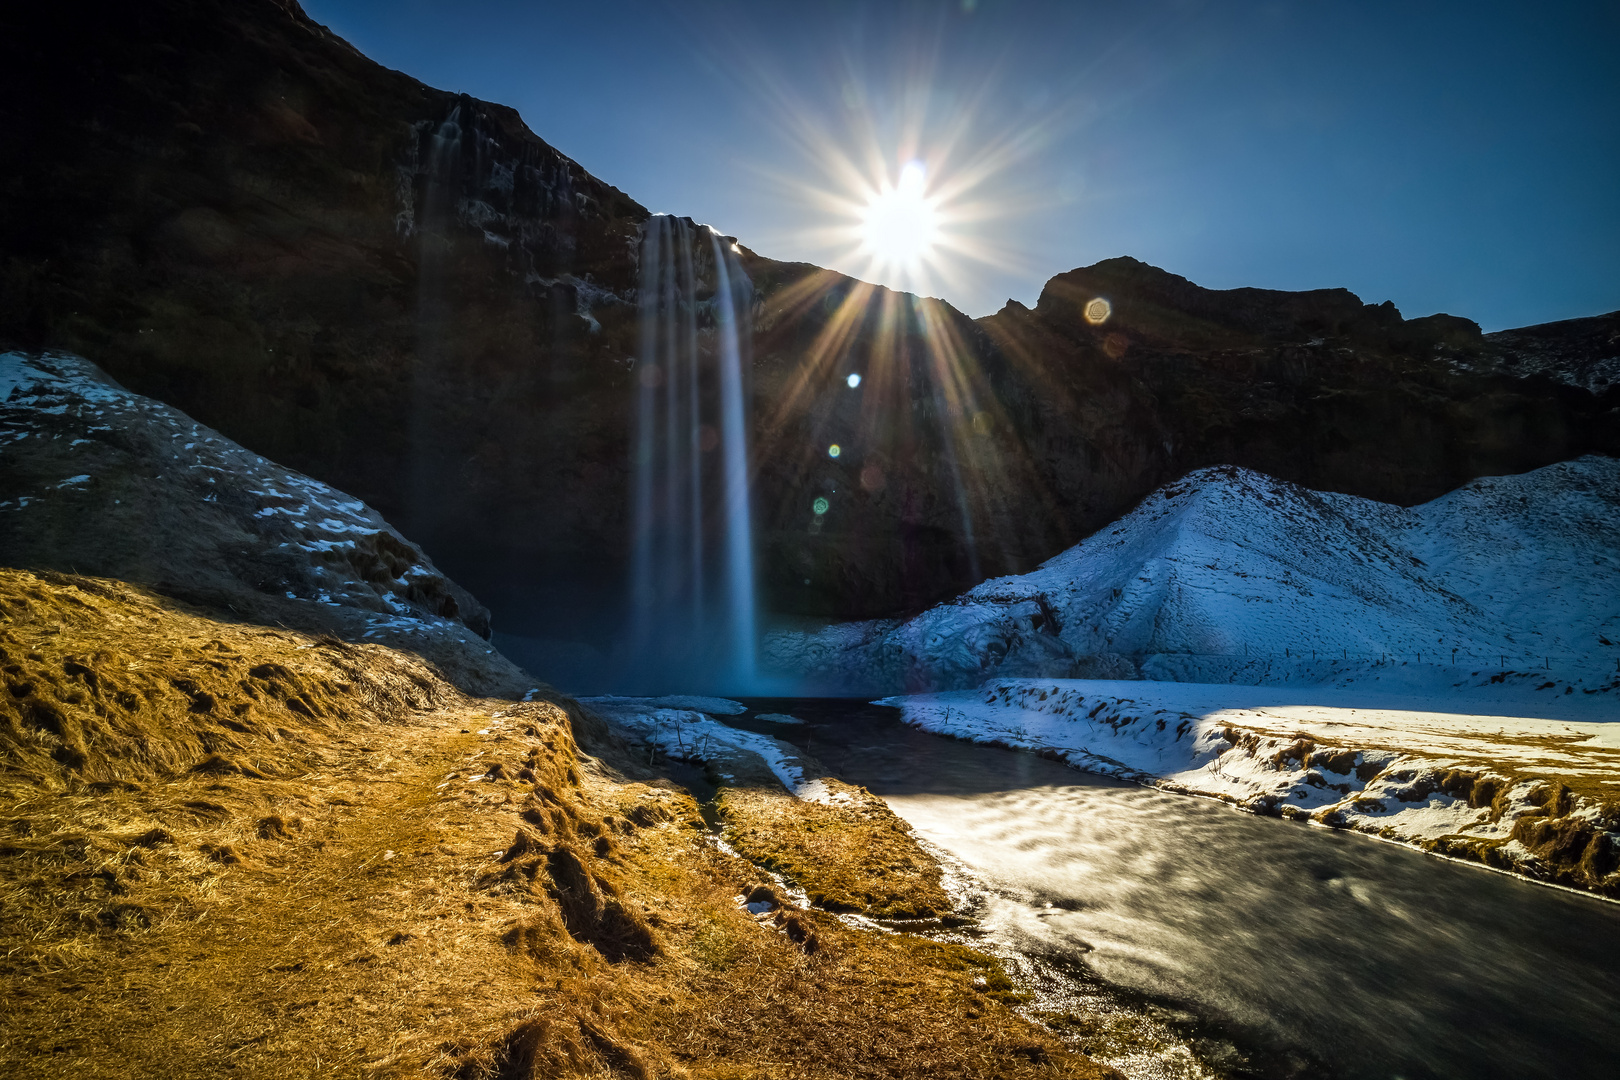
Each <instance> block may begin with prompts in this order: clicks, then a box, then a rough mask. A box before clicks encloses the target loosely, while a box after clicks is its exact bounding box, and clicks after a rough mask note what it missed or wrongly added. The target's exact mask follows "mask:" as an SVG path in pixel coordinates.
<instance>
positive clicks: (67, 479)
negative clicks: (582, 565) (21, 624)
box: [0, 353, 489, 654]
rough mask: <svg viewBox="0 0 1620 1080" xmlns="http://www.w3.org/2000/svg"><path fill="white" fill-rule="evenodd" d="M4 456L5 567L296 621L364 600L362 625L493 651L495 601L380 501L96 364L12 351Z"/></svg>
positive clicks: (6, 371)
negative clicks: (394, 522) (441, 565)
mask: <svg viewBox="0 0 1620 1080" xmlns="http://www.w3.org/2000/svg"><path fill="white" fill-rule="evenodd" d="M0 463H3V467H0V561H3V562H4V563H6V564H9V565H16V566H27V567H34V568H42V569H54V570H61V571H76V572H79V573H85V574H94V575H101V576H105V577H115V578H119V579H122V580H125V581H132V582H137V583H141V584H145V585H149V586H151V587H153V588H156V589H158V590H159V591H161V592H166V593H168V594H170V595H174V596H178V597H180V598H182V599H186V600H191V601H193V602H197V603H203V604H207V605H209V606H213V607H219V608H223V607H231V608H233V609H235V610H237V611H240V612H242V613H244V614H248V613H249V612H252V613H253V614H254V615H255V616H256V617H259V618H265V619H272V618H273V619H277V620H281V621H287V622H289V623H292V622H298V623H305V624H307V623H309V622H310V619H309V618H303V617H301V615H303V614H308V613H312V612H313V613H318V611H317V609H320V610H324V611H327V612H333V613H341V612H343V611H349V612H353V611H356V610H357V611H359V612H363V613H365V615H366V625H367V626H369V627H370V629H364V630H361V631H359V633H360V635H361V636H366V637H371V638H374V639H379V640H382V639H388V638H395V637H399V636H400V635H405V636H410V635H417V636H420V635H422V634H426V633H429V632H432V633H434V634H440V632H441V631H443V632H444V634H447V635H449V636H451V637H455V638H457V639H458V640H459V642H460V643H461V644H476V645H478V646H480V647H479V648H478V649H477V650H476V651H477V652H478V653H479V654H484V653H486V652H487V650H486V649H484V648H482V647H481V646H482V644H483V643H482V642H481V641H478V640H477V638H472V635H471V634H469V633H468V631H469V630H471V631H473V632H475V633H476V634H478V635H480V636H481V637H487V636H488V634H489V613H488V611H487V610H486V609H485V608H484V607H483V606H482V605H481V604H479V603H478V602H477V601H476V600H475V599H473V597H472V596H471V595H470V594H468V593H467V592H466V591H465V590H464V589H462V588H461V587H460V586H458V585H456V584H455V583H454V582H452V581H451V580H450V579H448V578H447V577H445V576H444V575H443V574H442V573H440V572H439V571H438V570H437V569H436V568H435V567H434V565H433V563H432V561H431V560H430V559H429V558H428V557H427V556H426V555H425V554H424V553H423V552H422V550H421V549H420V548H418V547H417V546H416V545H415V544H413V543H411V542H410V541H409V540H406V539H405V538H404V537H403V536H401V535H400V534H399V532H398V531H396V530H395V529H394V528H393V527H392V526H390V525H389V524H388V523H387V522H386V521H384V520H383V519H382V517H381V516H380V515H379V514H378V513H377V512H376V511H375V510H373V509H371V508H370V507H368V506H366V505H365V504H364V503H363V502H361V501H360V500H358V499H355V498H352V497H351V496H349V495H346V494H344V493H343V492H341V491H338V490H336V489H335V488H332V487H329V486H328V485H326V484H323V483H321V482H319V481H317V480H313V479H311V478H310V477H308V476H304V475H303V474H301V473H298V472H294V471H293V470H291V469H286V468H283V467H282V466H280V465H277V464H275V463H274V462H272V461H268V460H266V459H264V458H262V457H260V456H259V455H257V454H255V453H253V452H251V451H249V450H246V449H244V448H242V447H241V446H238V445H237V444H236V443H234V442H232V441H231V440H230V439H227V438H225V437H224V436H223V435H220V434H219V433H218V432H216V431H214V430H212V429H210V428H207V427H204V426H203V425H201V424H198V423H197V422H195V421H194V420H192V419H191V418H190V417H188V416H186V415H185V414H184V413H182V412H180V411H179V410H177V409H174V408H171V407H169V406H167V405H164V404H162V403H161V402H158V401H154V400H153V399H151V398H148V397H143V396H141V395H139V394H134V393H131V392H129V391H128V390H125V389H124V388H123V387H121V386H119V385H117V384H116V383H114V382H113V381H112V380H111V379H109V378H108V377H107V376H106V375H105V374H103V373H102V372H101V371H100V369H98V368H97V367H96V366H95V365H94V364H92V363H90V362H89V361H88V360H84V359H82V358H80V357H77V356H70V355H64V354H46V355H42V356H36V355H27V354H22V353H5V354H0ZM334 617H336V614H334ZM316 621H317V622H320V621H321V620H319V619H317V620H316ZM351 621H352V620H351ZM441 636H442V635H441ZM469 638H471V639H472V640H471V641H470V642H469V641H467V640H465V639H469Z"/></svg>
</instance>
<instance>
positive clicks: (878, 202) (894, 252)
mask: <svg viewBox="0 0 1620 1080" xmlns="http://www.w3.org/2000/svg"><path fill="white" fill-rule="evenodd" d="M939 217H940V215H939V207H938V205H937V203H936V201H935V200H934V199H931V198H930V197H929V195H928V170H927V167H926V166H924V165H923V163H922V162H920V161H910V162H907V163H906V165H905V166H904V167H903V168H902V169H901V170H900V179H899V181H898V182H897V183H895V184H893V185H892V186H891V185H889V184H884V185H883V186H882V187H880V188H879V189H878V190H876V191H874V192H873V193H872V195H871V198H870V199H869V200H868V202H867V204H866V207H865V209H864V210H863V211H862V213H861V251H862V253H863V254H865V255H867V256H868V257H870V258H871V259H872V260H873V261H874V262H875V263H877V264H878V266H879V267H880V268H888V267H894V268H896V269H898V270H900V271H902V272H903V273H907V274H915V273H916V272H917V270H918V268H919V267H920V266H921V264H922V263H923V262H925V261H926V260H927V259H928V258H930V257H931V256H932V255H933V253H934V246H935V245H936V244H937V243H938V242H939Z"/></svg>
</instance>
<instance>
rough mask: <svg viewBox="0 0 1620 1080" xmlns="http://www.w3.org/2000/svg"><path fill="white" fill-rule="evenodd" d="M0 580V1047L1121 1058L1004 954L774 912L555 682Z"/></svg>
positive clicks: (830, 1063) (354, 1067)
mask: <svg viewBox="0 0 1620 1080" xmlns="http://www.w3.org/2000/svg"><path fill="white" fill-rule="evenodd" d="M0 597H3V598H4V599H3V602H4V603H5V605H6V607H5V609H4V610H5V611H6V613H7V617H6V621H5V623H4V625H3V626H0V634H3V635H4V636H3V637H0V641H3V642H4V647H5V649H6V650H7V663H8V664H13V665H15V666H16V668H17V669H18V670H16V671H8V672H7V675H8V677H10V678H12V679H16V680H18V682H19V684H20V683H27V684H28V690H27V692H26V693H23V694H15V693H12V694H10V701H9V702H8V704H7V709H8V711H7V713H6V717H7V721H6V722H7V723H8V724H9V725H10V727H9V728H8V729H7V733H6V736H5V739H6V741H5V742H3V743H0V767H3V768H4V769H5V770H6V771H5V773H4V786H3V788H0V1075H5V1076H7V1077H18V1078H26V1077H42V1078H43V1077H59V1076H95V1077H98V1078H102V1077H108V1078H121V1077H153V1076H162V1077H187V1078H189V1077H199V1078H200V1077H205V1076H206V1077H217V1076H220V1075H225V1074H230V1075H241V1076H257V1077H267V1078H291V1077H304V1076H356V1077H358V1076H365V1077H394V1076H400V1077H404V1076H440V1077H448V1076H453V1077H458V1078H460V1080H490V1078H501V1080H515V1078H531V1077H546V1078H551V1077H557V1078H561V1077H602V1076H617V1077H638V1078H639V1077H676V1076H688V1077H712V1078H722V1077H726V1078H729V1077H789V1076H792V1077H825V1078H828V1080H831V1078H834V1077H839V1078H843V1077H852V1076H871V1077H908V1078H909V1077H916V1078H922V1077H936V1076H937V1077H970V1076H971V1077H982V1076H1006V1077H1031V1078H1033V1077H1069V1076H1074V1077H1080V1076H1104V1075H1108V1071H1107V1070H1105V1069H1103V1068H1101V1067H1100V1066H1097V1065H1095V1064H1094V1063H1092V1062H1090V1061H1089V1060H1087V1059H1085V1058H1082V1057H1079V1056H1077V1055H1075V1054H1072V1053H1070V1052H1068V1051H1066V1050H1065V1049H1064V1048H1063V1046H1062V1044H1061V1043H1060V1042H1059V1041H1057V1040H1056V1039H1055V1038H1054V1037H1053V1036H1051V1035H1050V1034H1048V1033H1045V1032H1043V1031H1042V1030H1040V1029H1039V1028H1036V1027H1035V1026H1033V1025H1031V1024H1029V1023H1028V1022H1026V1021H1025V1020H1023V1019H1021V1018H1020V1017H1019V1016H1018V1015H1016V1014H1015V1013H1014V1012H1013V1011H1012V1010H1011V1009H1010V1008H1009V1004H1010V1003H1013V1002H1015V1001H1016V997H1017V995H1016V993H1015V992H1014V990H1013V988H1012V987H1011V986H1010V984H1008V983H1007V982H1006V979H1005V976H1004V975H1003V974H1002V973H1001V971H1000V968H999V967H998V966H997V965H996V963H995V962H994V961H993V960H991V959H989V958H987V957H984V956H982V955H979V954H976V953H973V952H971V951H970V950H967V949H963V948H960V947H958V946H952V945H945V944H940V943H935V942H931V941H928V940H926V939H922V938H914V937H907V936H899V935H893V936H891V935H882V934H875V933H871V932H865V931H855V930H851V929H849V928H847V927H845V926H843V925H842V924H840V923H839V922H838V921H837V920H836V919H834V918H833V917H831V916H829V915H826V914H824V913H821V912H815V911H796V910H788V909H786V908H782V909H778V910H777V911H775V912H772V913H770V914H768V915H766V916H763V917H760V918H756V917H754V916H752V915H750V914H749V913H748V912H747V911H746V910H745V909H744V908H743V907H742V906H741V898H742V893H743V892H744V890H745V889H747V888H748V887H749V886H751V885H753V884H756V883H757V881H758V879H759V877H760V875H759V872H758V871H757V870H756V869H755V868H754V867H753V866H752V865H751V864H750V863H747V862H745V861H743V860H741V859H738V858H736V857H734V856H732V855H729V854H727V853H726V852H725V851H723V850H722V849H721V848H719V847H718V846H717V845H715V844H714V843H713V842H712V840H711V839H710V836H709V834H708V832H707V829H706V827H705V826H704V824H703V822H702V819H701V817H700V816H699V814H698V808H697V806H696V804H695V803H694V802H693V801H692V799H691V797H690V796H689V795H687V794H686V793H685V792H684V791H682V790H680V789H678V788H676V787H675V786H674V785H672V784H669V783H668V782H667V781H660V780H657V779H656V778H653V777H650V776H646V777H644V779H645V780H648V781H651V782H635V781H631V780H629V779H627V778H626V777H625V776H624V775H623V774H622V773H619V772H616V771H615V770H614V769H613V768H612V767H610V766H608V765H607V764H605V763H603V762H602V761H601V760H599V759H595V758H591V757H588V756H586V755H584V754H582V753H581V752H580V751H579V749H578V748H577V746H576V743H575V732H576V731H581V730H586V728H585V725H586V724H587V723H588V718H586V717H584V716H582V715H580V714H578V713H577V712H575V711H574V709H573V707H572V706H571V705H570V704H569V703H567V702H547V701H536V702H530V703H522V704H518V703H513V702H510V701H495V700H487V699H484V700H481V699H469V698H466V697H463V696H461V695H460V694H458V693H456V692H455V691H454V690H453V689H452V688H450V687H449V686H448V685H447V684H444V683H443V682H442V681H440V680H438V679H437V678H436V677H435V675H434V673H433V671H432V669H431V668H429V667H427V666H426V665H424V664H422V663H421V662H419V661H417V660H416V659H414V658H413V657H410V656H408V655H405V654H400V653H395V652H391V651H389V650H387V649H382V648H380V647H356V646H345V645H341V644H338V643H335V642H331V641H325V642H323V641H320V640H317V639H315V638H311V637H309V636H307V635H302V634H297V633H293V632H290V631H281V630H268V629H266V628H262V627H254V626H247V625H238V624H231V623H226V622H221V621H218V620H214V619H210V618H208V617H207V616H206V615H204V614H201V613H198V612H193V611H184V610H181V609H179V608H177V607H175V606H174V605H172V604H167V603H165V602H162V601H159V600H156V599H155V598H153V597H151V596H149V595H146V594H142V593H139V592H138V591H136V590H129V589H125V588H124V587H122V586H117V585H115V584H110V583H105V582H94V581H88V580H86V579H74V578H51V577H43V576H34V575H19V574H15V573H12V572H0ZM70 663H71V664H75V665H79V666H82V667H84V668H85V669H87V670H88V671H89V672H91V673H93V674H94V681H93V683H92V681H91V680H90V679H87V678H85V677H84V675H83V673H80V672H76V671H72V670H69V668H68V665H69V664H70ZM267 665H276V666H277V668H276V670H275V671H274V672H273V673H271V674H269V675H255V674H254V670H255V669H257V668H261V667H265V666H267ZM179 680H185V681H186V682H187V684H188V685H189V688H188V687H187V686H181V685H176V684H177V682H178V681H179ZM121 694H128V695H133V696H134V697H136V698H138V699H139V700H138V701H137V702H136V703H135V704H133V705H130V704H128V703H126V701H125V700H124V699H122V698H120V697H119V695H121ZM201 694H207V695H209V698H210V700H211V702H212V704H211V706H210V707H208V708H198V707H196V706H197V704H198V695H201ZM75 697H77V699H78V700H74V698H75ZM293 701H298V702H301V703H303V704H304V705H305V706H306V707H307V711H304V710H301V709H299V708H296V707H294V706H293V705H292V704H291V702H293ZM238 705H245V706H246V708H244V709H241V710H238V709H237V708H236V706H238ZM41 707H48V708H51V709H55V710H57V712H58V714H59V715H60V717H61V720H60V722H59V726H58V728H48V730H50V731H52V732H53V733H54V734H55V735H56V740H57V741H55V742H52V741H51V740H50V739H46V738H44V737H43V736H41V735H38V734H36V732H38V731H39V730H40V729H39V727H37V726H35V727H30V726H29V725H30V724H31V723H34V721H35V719H36V718H37V716H38V711H37V710H38V709H39V708H41ZM227 721H229V722H227ZM64 747H69V748H72V749H73V750H74V753H73V754H68V753H64V752H61V749H62V748H64ZM606 750H607V752H609V753H611V748H606ZM216 758H217V759H218V761H215V759H216ZM199 766H201V767H199ZM625 767H626V768H628V767H629V766H628V765H626V766H625ZM855 827H856V823H854V822H848V823H846V824H845V826H844V828H845V829H847V830H853V829H854V828H855ZM878 831H879V832H881V829H879V830H878ZM849 835H851V836H853V832H851V833H849ZM851 842H853V841H851ZM975 979H978V980H980V983H981V984H980V985H979V987H978V988H976V987H975Z"/></svg>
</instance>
